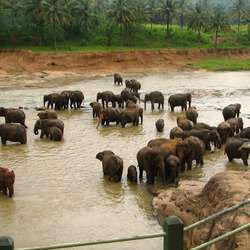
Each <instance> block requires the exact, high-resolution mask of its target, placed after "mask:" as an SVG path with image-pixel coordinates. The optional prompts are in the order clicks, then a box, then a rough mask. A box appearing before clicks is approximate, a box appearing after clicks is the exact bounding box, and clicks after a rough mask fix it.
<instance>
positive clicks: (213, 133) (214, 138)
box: [207, 129, 222, 149]
mask: <svg viewBox="0 0 250 250" xmlns="http://www.w3.org/2000/svg"><path fill="white" fill-rule="evenodd" d="M207 139H208V140H209V141H210V142H213V144H214V147H215V148H218V149H220V148H221V144H222V142H221V137H220V135H219V133H218V132H217V130H215V129H213V130H210V131H209V132H208V134H207Z"/></svg>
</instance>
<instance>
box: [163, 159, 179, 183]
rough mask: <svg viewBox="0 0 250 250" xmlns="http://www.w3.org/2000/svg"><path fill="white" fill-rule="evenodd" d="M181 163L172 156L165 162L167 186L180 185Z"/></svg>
mask: <svg viewBox="0 0 250 250" xmlns="http://www.w3.org/2000/svg"><path fill="white" fill-rule="evenodd" d="M180 167H181V163H180V160H179V158H178V157H177V156H176V155H170V156H169V157H168V158H167V159H166V161H165V171H166V181H167V184H169V183H174V184H176V185H178V182H179V172H180Z"/></svg>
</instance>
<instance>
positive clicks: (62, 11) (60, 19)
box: [42, 0, 71, 51]
mask: <svg viewBox="0 0 250 250" xmlns="http://www.w3.org/2000/svg"><path fill="white" fill-rule="evenodd" d="M42 4H43V10H44V19H45V20H48V21H50V22H52V24H53V33H54V48H55V50H56V51H57V44H56V24H57V23H59V24H67V23H69V22H70V19H71V16H70V14H69V12H68V11H67V9H66V8H65V6H64V5H63V4H62V2H61V1H60V0H43V1H42Z"/></svg>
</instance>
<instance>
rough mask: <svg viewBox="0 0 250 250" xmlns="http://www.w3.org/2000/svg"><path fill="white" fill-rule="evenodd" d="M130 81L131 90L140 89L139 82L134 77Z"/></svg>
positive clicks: (136, 90) (136, 91)
mask: <svg viewBox="0 0 250 250" xmlns="http://www.w3.org/2000/svg"><path fill="white" fill-rule="evenodd" d="M130 82H131V85H130V89H131V90H132V91H133V92H135V93H138V90H139V89H141V84H140V83H139V82H138V81H137V80H136V79H131V80H130Z"/></svg>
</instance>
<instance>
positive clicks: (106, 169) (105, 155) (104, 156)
mask: <svg viewBox="0 0 250 250" xmlns="http://www.w3.org/2000/svg"><path fill="white" fill-rule="evenodd" d="M96 159H98V160H100V161H101V162H102V167H103V174H104V175H108V176H109V181H110V180H113V181H114V182H119V181H121V178H122V172H123V160H122V158H121V157H119V156H118V155H115V154H114V152H113V151H111V150H104V151H102V152H99V153H98V154H97V155H96Z"/></svg>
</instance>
